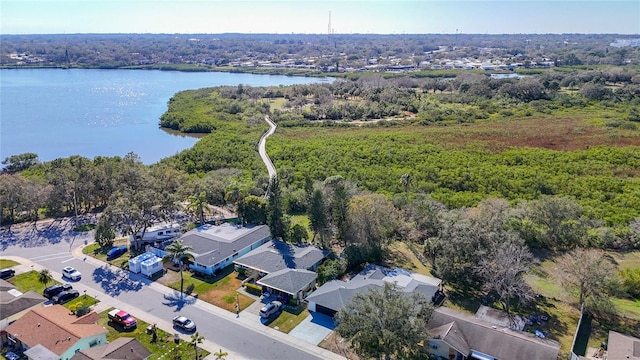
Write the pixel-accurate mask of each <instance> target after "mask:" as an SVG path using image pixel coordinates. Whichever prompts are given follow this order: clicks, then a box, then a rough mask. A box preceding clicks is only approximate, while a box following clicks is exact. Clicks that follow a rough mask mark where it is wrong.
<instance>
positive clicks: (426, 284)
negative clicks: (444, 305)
mask: <svg viewBox="0 0 640 360" xmlns="http://www.w3.org/2000/svg"><path fill="white" fill-rule="evenodd" d="M385 282H389V283H395V284H396V285H397V286H398V287H400V288H401V289H402V290H403V291H404V292H406V293H412V292H414V291H418V292H420V293H422V294H424V295H425V296H427V297H428V298H429V299H434V298H435V295H436V293H438V292H439V291H440V284H441V282H442V280H440V279H437V278H434V277H430V276H426V275H422V274H416V273H412V272H410V271H407V270H404V269H400V268H397V269H389V268H385V267H382V266H378V265H369V266H368V267H366V268H365V269H364V270H362V272H360V273H359V274H357V275H355V276H354V277H352V278H351V279H349V280H348V281H342V280H332V281H329V282H327V283H325V284H324V285H322V286H320V287H319V288H318V289H317V290H316V291H314V292H313V294H311V295H309V297H307V308H308V309H309V311H315V312H319V313H323V314H326V315H329V316H334V315H335V314H336V313H337V312H338V311H339V310H340V309H342V308H343V307H345V306H346V305H347V304H348V303H349V302H350V301H351V299H352V298H353V297H354V296H355V295H356V294H359V293H367V292H369V290H370V289H376V288H381V287H383V286H384V283H385Z"/></svg>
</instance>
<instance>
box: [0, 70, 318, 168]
mask: <svg viewBox="0 0 640 360" xmlns="http://www.w3.org/2000/svg"><path fill="white" fill-rule="evenodd" d="M319 81H323V79H318V78H305V77H287V76H274V75H251V74H229V73H191V72H188V73H187V72H175V71H147V70H80V69H68V70H62V69H33V70H4V69H3V70H0V160H3V159H5V158H6V157H8V156H11V155H16V154H22V153H26V152H33V153H36V154H38V156H39V158H40V160H41V161H50V160H54V159H57V158H62V157H69V156H71V155H82V156H85V157H87V158H90V159H93V158H94V157H96V156H124V155H126V154H127V153H129V152H134V153H136V154H138V155H139V156H140V158H141V159H142V161H143V162H144V163H145V164H152V163H155V162H157V161H159V160H160V159H162V158H165V157H168V156H171V155H174V154H176V153H178V152H180V151H182V150H184V149H187V148H190V147H192V146H193V145H194V144H195V143H196V141H197V140H198V139H197V138H193V137H187V136H179V135H173V134H169V133H167V132H165V131H163V130H161V129H160V128H159V125H158V122H159V119H160V116H161V115H162V114H163V113H164V112H165V111H166V110H167V102H168V101H169V98H171V96H172V95H174V94H175V93H176V92H178V91H181V90H187V89H199V88H203V87H211V86H219V85H238V84H243V85H250V86H270V85H291V84H308V83H313V82H319Z"/></svg>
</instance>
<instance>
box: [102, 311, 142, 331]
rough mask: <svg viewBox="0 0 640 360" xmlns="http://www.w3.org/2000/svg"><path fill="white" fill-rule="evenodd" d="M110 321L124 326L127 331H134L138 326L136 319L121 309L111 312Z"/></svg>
mask: <svg viewBox="0 0 640 360" xmlns="http://www.w3.org/2000/svg"><path fill="white" fill-rule="evenodd" d="M108 315H109V320H111V321H113V322H114V323H116V324H118V325H120V326H122V327H123V328H124V329H125V330H128V329H133V328H135V327H136V326H137V325H138V322H137V321H136V318H134V317H133V316H131V315H129V313H128V312H126V311H124V310H120V309H113V310H111V311H109V314H108Z"/></svg>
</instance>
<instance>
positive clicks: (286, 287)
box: [257, 269, 318, 295]
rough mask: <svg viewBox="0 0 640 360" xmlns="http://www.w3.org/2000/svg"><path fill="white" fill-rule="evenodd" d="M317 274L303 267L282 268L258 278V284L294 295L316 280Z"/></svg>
mask: <svg viewBox="0 0 640 360" xmlns="http://www.w3.org/2000/svg"><path fill="white" fill-rule="evenodd" d="M317 278H318V274H316V273H315V272H313V271H309V270H303V269H282V270H278V271H274V272H272V273H269V274H268V275H266V276H265V277H263V278H262V279H260V280H258V281H257V283H258V285H262V286H268V287H270V288H272V289H276V290H279V291H282V292H285V293H287V294H291V295H295V294H297V293H298V291H300V290H302V289H304V288H306V287H307V286H308V285H309V284H311V283H313V282H315V281H316V279H317Z"/></svg>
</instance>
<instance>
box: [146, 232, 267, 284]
mask: <svg viewBox="0 0 640 360" xmlns="http://www.w3.org/2000/svg"><path fill="white" fill-rule="evenodd" d="M270 239H271V232H270V231H269V227H268V226H266V225H248V226H238V225H233V224H229V223H222V224H220V225H210V224H204V225H202V226H199V227H197V228H195V229H193V230H190V231H187V232H186V233H184V234H182V236H180V240H181V241H182V243H183V244H184V245H186V246H189V247H191V250H190V251H189V252H188V253H189V254H190V255H191V256H192V257H193V262H192V263H191V264H190V265H189V268H190V269H192V270H193V271H195V272H199V273H202V274H206V275H214V274H215V273H216V272H217V271H218V270H220V269H223V268H225V267H226V266H228V265H230V264H232V263H233V261H234V260H236V259H238V258H239V257H241V256H242V255H244V254H246V253H248V252H250V251H251V250H253V249H255V248H257V247H259V246H260V245H262V244H264V243H266V242H267V241H269V240H270ZM154 252H156V253H158V250H157V249H156V250H154ZM159 252H160V256H165V255H167V254H168V253H167V252H165V251H164V250H159Z"/></svg>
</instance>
